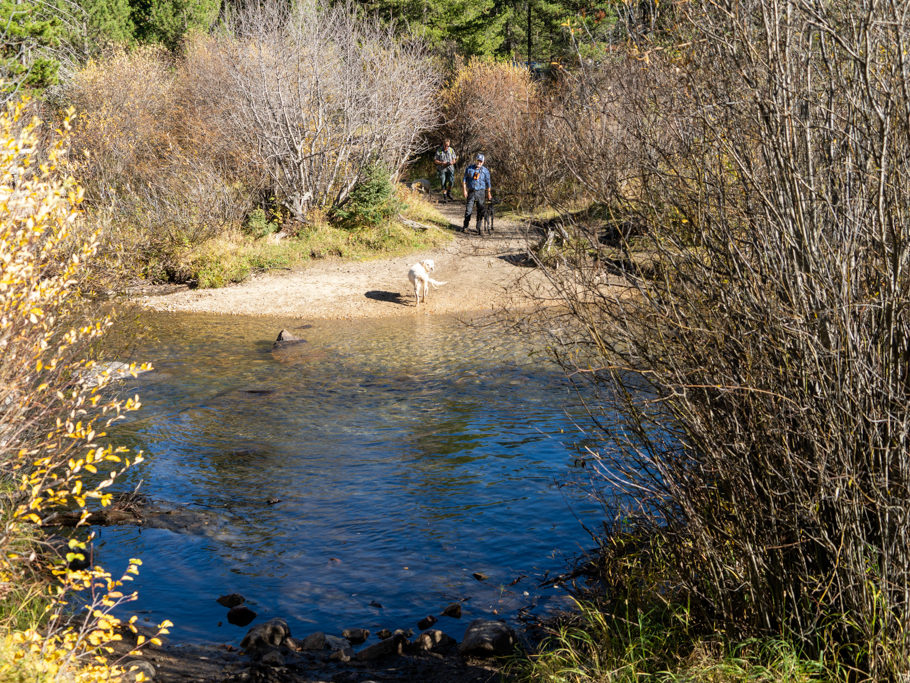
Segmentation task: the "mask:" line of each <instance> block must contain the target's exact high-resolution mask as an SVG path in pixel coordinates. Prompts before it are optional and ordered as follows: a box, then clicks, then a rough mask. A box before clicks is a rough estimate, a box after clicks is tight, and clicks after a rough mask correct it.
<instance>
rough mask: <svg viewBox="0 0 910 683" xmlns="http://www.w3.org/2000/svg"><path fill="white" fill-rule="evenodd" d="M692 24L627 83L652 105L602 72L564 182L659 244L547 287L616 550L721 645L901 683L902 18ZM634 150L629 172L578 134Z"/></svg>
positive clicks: (906, 139) (705, 8) (591, 265)
mask: <svg viewBox="0 0 910 683" xmlns="http://www.w3.org/2000/svg"><path fill="white" fill-rule="evenodd" d="M677 10H678V12H679V14H678V18H679V19H680V25H679V30H680V31H681V35H680V44H679V45H677V46H676V47H674V48H673V49H671V50H666V49H663V50H662V51H659V52H658V51H655V53H654V55H652V58H651V59H650V60H649V61H648V62H647V64H646V65H644V64H643V63H642V62H637V64H638V65H639V66H636V67H635V69H637V70H638V72H639V74H641V75H647V74H653V79H654V82H655V83H657V84H659V85H660V87H655V88H653V89H642V88H629V89H627V90H626V91H625V92H621V93H612V94H611V92H610V91H609V90H608V89H606V88H605V86H604V84H605V83H606V82H607V81H605V80H602V79H599V77H597V76H596V75H595V74H593V73H589V74H587V75H586V77H585V81H584V82H583V83H582V84H581V87H579V88H578V90H577V92H576V93H575V95H574V98H575V102H574V106H575V108H576V110H578V111H583V110H586V111H587V112H588V114H587V116H588V117H589V118H588V121H589V122H590V124H589V125H588V126H587V129H586V130H584V131H569V130H567V131H566V134H565V135H564V140H565V145H564V149H566V150H567V151H571V157H574V158H571V157H570V156H569V155H567V156H566V157H564V158H562V159H561V160H560V161H559V162H558V163H559V164H561V165H563V166H564V167H565V168H571V169H572V173H573V174H574V175H575V176H576V177H577V178H578V181H579V182H580V183H583V184H585V185H587V186H589V187H590V188H592V191H594V192H596V193H597V194H598V195H599V196H601V197H602V198H603V200H605V201H610V202H614V203H615V204H616V205H618V206H621V207H623V208H624V210H625V212H626V214H627V215H628V216H629V219H630V220H634V221H636V222H638V223H639V224H640V225H642V226H644V228H645V231H644V233H643V234H641V235H639V236H637V237H636V238H635V240H636V241H634V242H632V241H630V240H629V238H628V236H627V235H624V234H623V233H621V232H620V233H619V234H617V235H614V239H615V240H616V241H617V242H618V244H619V245H620V246H621V247H622V248H623V249H624V251H625V254H626V256H625V257H624V258H617V259H612V260H608V259H604V258H600V259H593V260H592V259H587V260H585V259H579V260H578V262H579V263H586V267H585V268H582V269H579V270H575V271H572V272H568V271H566V270H558V271H553V270H551V271H549V272H550V274H551V277H552V278H553V279H554V282H555V283H556V284H557V285H558V286H559V287H560V289H561V291H562V293H563V298H564V300H565V301H566V302H567V303H568V304H569V310H570V314H569V315H568V316H567V317H566V318H565V321H564V322H565V325H564V326H563V327H562V328H561V330H562V337H561V340H560V341H561V342H562V344H563V345H562V347H561V348H562V350H563V353H562V359H563V361H564V362H565V363H566V365H567V366H568V367H570V368H571V369H573V371H574V373H575V374H574V376H575V377H576V378H578V379H579V381H583V380H585V379H588V380H590V381H591V382H592V384H593V385H594V387H595V388H597V389H599V390H601V392H602V397H603V398H604V404H603V405H604V409H603V411H602V412H601V413H600V414H598V415H597V421H596V425H597V427H598V430H599V435H600V437H601V438H602V439H603V446H602V447H601V448H599V449H597V451H596V453H595V455H596V456H597V457H598V458H599V459H600V463H601V466H602V467H601V473H602V475H603V477H604V479H605V481H606V482H607V483H608V484H609V485H610V487H611V489H610V490H611V491H612V492H613V493H614V494H615V498H614V500H613V502H614V503H615V505H616V508H617V511H618V517H617V519H618V520H621V521H619V522H617V528H629V527H633V528H635V529H637V530H638V531H639V532H640V533H641V534H642V535H643V536H647V537H649V538H651V539H652V542H651V543H650V544H649V546H650V548H651V552H653V553H656V554H657V555H659V560H658V561H657V565H658V566H661V567H662V568H663V570H664V572H665V574H664V580H665V584H664V587H663V588H662V589H661V591H662V592H661V594H662V595H664V596H665V597H667V598H668V599H681V600H683V601H685V602H686V603H688V604H689V605H690V606H691V609H692V618H693V619H697V620H701V622H702V623H704V624H706V628H708V629H712V628H723V629H724V630H725V631H726V632H727V633H729V634H730V635H731V636H742V635H750V634H755V633H765V634H769V633H770V634H784V635H785V636H786V637H787V638H793V639H795V640H797V641H799V642H800V644H801V646H802V647H804V648H808V649H809V650H810V651H811V650H813V649H814V650H817V651H824V652H826V653H827V654H826V657H828V658H829V660H835V661H839V662H840V663H841V664H843V665H845V666H848V667H854V668H855V669H856V670H857V671H858V672H861V674H862V675H866V676H869V677H871V678H872V679H873V680H905V678H902V677H905V676H906V675H907V673H908V671H910V664H908V662H910V635H908V633H910V632H908V630H907V628H906V624H907V622H908V618H910V538H908V533H910V532H908V529H910V457H908V456H910V447H908V444H910V317H908V311H910V294H908V292H910V270H908V267H910V221H908V218H910V191H908V188H910V123H908V122H910V93H908V90H907V88H906V84H907V76H906V74H907V64H906V59H907V49H908V48H907V45H908V41H910V28H908V23H907V21H906V15H907V12H908V10H910V2H907V1H905V0H904V1H901V0H899V1H897V2H880V1H879V0H858V1H857V2H853V3H818V2H812V1H810V0H745V1H743V0H738V1H736V2H733V1H732V0H719V1H718V2H715V3H710V4H705V3H690V4H681V5H678V6H677ZM666 47H667V46H666V45H665V46H662V48H666ZM601 73H603V72H601ZM628 73H631V71H630V72H628ZM618 100H622V106H621V107H619V108H616V107H614V106H613V105H612V104H610V102H616V101H618ZM570 104H571V103H570ZM598 117H601V119H600V125H601V128H600V129H599V130H600V131H601V133H599V134H598V133H597V130H598V128H597V122H598ZM617 128H620V129H622V130H623V131H625V134H624V135H625V137H624V139H622V140H621V142H622V144H623V148H622V149H620V150H618V152H617V154H619V155H620V158H621V159H628V163H626V162H623V169H624V170H623V172H622V173H618V172H617V170H616V169H611V168H610V165H609V163H608V162H604V163H602V162H601V161H599V160H598V158H599V157H600V156H601V154H602V148H601V147H599V146H598V145H597V144H593V145H591V148H590V149H589V151H588V153H587V155H585V154H584V147H585V145H586V144H589V143H587V142H584V141H583V137H582V136H588V135H592V134H597V135H603V136H607V134H608V132H609V131H610V130H612V129H617ZM596 140H597V138H595V142H596ZM579 238H580V240H581V242H582V248H583V249H584V251H585V252H586V253H587V254H602V253H603V251H604V245H603V243H602V242H603V235H602V234H601V235H598V234H591V233H586V234H582V235H580V236H579ZM633 247H634V248H635V249H633ZM611 268H612V269H613V271H614V272H619V273H621V274H622V275H623V276H624V277H625V279H626V282H627V283H628V286H627V287H626V288H624V289H622V290H618V289H616V288H611V289H607V288H604V287H603V282H604V274H605V273H606V272H607V271H608V270H609V269H611ZM549 326H550V328H551V329H555V328H556V326H555V325H554V324H553V322H552V320H551V321H550V324H549Z"/></svg>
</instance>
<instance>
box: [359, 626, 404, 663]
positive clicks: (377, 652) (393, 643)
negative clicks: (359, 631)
mask: <svg viewBox="0 0 910 683" xmlns="http://www.w3.org/2000/svg"><path fill="white" fill-rule="evenodd" d="M407 642H408V639H407V638H406V637H405V635H404V633H403V632H400V631H396V632H395V633H393V634H392V635H391V637H389V638H386V639H385V640H380V641H379V642H378V643H373V644H372V645H370V646H368V647H365V648H364V649H362V650H361V651H360V652H358V653H357V659H358V660H360V661H372V660H374V659H379V658H381V657H388V656H389V655H400V654H401V653H402V652H403V651H404V646H405V644H406V643H407Z"/></svg>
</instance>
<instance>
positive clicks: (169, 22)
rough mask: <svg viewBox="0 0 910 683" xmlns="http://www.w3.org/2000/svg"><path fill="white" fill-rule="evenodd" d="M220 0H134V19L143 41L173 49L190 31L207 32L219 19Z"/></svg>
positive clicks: (138, 33)
mask: <svg viewBox="0 0 910 683" xmlns="http://www.w3.org/2000/svg"><path fill="white" fill-rule="evenodd" d="M220 9H221V1H220V0H136V1H135V4H133V21H134V22H135V24H136V35H137V37H138V38H139V39H140V40H142V41H144V42H152V43H162V44H164V45H166V46H167V47H169V48H171V49H174V48H176V47H177V46H178V45H179V44H180V41H181V40H182V39H183V36H184V35H186V34H187V32H189V31H207V30H208V29H209V28H210V27H211V25H212V24H213V23H214V22H215V20H216V19H217V18H218V13H219V11H220Z"/></svg>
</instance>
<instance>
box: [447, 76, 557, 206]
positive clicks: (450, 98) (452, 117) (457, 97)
mask: <svg viewBox="0 0 910 683" xmlns="http://www.w3.org/2000/svg"><path fill="white" fill-rule="evenodd" d="M538 90H539V89H538V86H537V84H536V83H535V82H534V81H533V79H532V78H531V74H530V73H529V72H528V70H527V69H525V68H522V67H519V66H516V65H513V64H508V63H504V62H494V61H490V60H484V59H479V58H474V59H472V60H471V61H470V62H468V63H467V64H466V65H464V66H462V67H461V68H460V69H458V71H457V72H456V74H455V76H454V78H453V79H452V82H451V83H450V84H449V85H448V86H447V87H446V88H444V90H443V91H442V94H441V103H442V108H443V113H444V116H445V125H444V127H443V129H442V134H444V135H446V136H448V137H449V138H451V140H452V144H453V146H454V147H455V149H456V150H457V151H458V154H459V156H460V157H461V159H462V160H463V161H464V162H465V163H470V162H471V160H472V159H473V157H474V155H475V154H476V153H478V152H484V153H485V154H486V157H487V159H486V164H487V166H488V168H490V169H491V173H493V174H494V177H493V186H494V189H495V190H496V191H497V193H498V194H508V195H509V198H510V202H511V203H513V204H519V205H520V204H523V203H528V202H531V203H533V202H534V201H535V194H534V193H533V192H532V187H531V185H530V183H529V180H530V179H531V178H536V173H532V172H531V171H533V170H534V169H536V168H537V166H538V165H539V164H541V163H543V159H544V158H545V145H546V142H547V140H548V139H549V138H548V137H547V136H545V135H542V134H541V133H542V131H541V128H542V126H545V125H546V121H547V120H546V119H545V118H544V117H542V116H541V111H542V103H541V102H540V101H539V97H540V93H539V91H538Z"/></svg>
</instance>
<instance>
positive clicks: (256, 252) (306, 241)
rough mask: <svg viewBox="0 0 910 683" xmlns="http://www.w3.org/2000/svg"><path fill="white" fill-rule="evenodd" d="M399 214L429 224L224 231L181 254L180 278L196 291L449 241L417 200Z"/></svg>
mask: <svg viewBox="0 0 910 683" xmlns="http://www.w3.org/2000/svg"><path fill="white" fill-rule="evenodd" d="M406 204H407V207H406V209H405V210H404V212H403V215H404V216H405V217H406V218H409V219H410V220H413V221H417V222H418V223H421V224H425V225H428V226H430V227H429V229H426V230H421V229H414V228H412V227H408V226H406V225H403V224H402V223H401V222H399V221H397V220H392V221H389V222H388V223H386V224H384V225H380V226H377V227H370V228H360V229H355V230H347V229H343V228H339V227H335V226H334V225H332V224H331V223H329V222H328V221H326V220H323V219H318V218H317V219H316V220H313V221H312V222H310V223H308V224H307V225H306V226H304V227H303V228H302V229H301V230H300V232H299V233H298V234H297V235H295V236H289V237H285V238H284V239H276V238H275V236H273V235H268V236H266V237H262V238H258V239H256V238H253V237H251V236H249V235H246V234H243V233H241V232H240V231H239V230H234V231H229V232H226V233H224V234H222V235H221V236H219V237H217V238H215V239H212V240H209V241H207V242H205V243H204V244H202V245H201V246H199V247H197V248H195V249H191V250H188V251H187V252H186V253H185V254H183V255H182V257H181V261H182V265H181V266H180V269H181V271H182V277H183V278H185V279H186V280H187V281H189V282H190V283H191V284H194V285H195V286H197V287H200V288H212V287H223V286H225V285H227V284H230V283H232V282H242V281H243V280H245V279H246V278H247V277H249V276H250V275H251V274H253V273H257V272H267V271H272V270H280V269H294V268H300V267H303V266H305V265H306V264H307V263H308V262H311V261H313V260H317V259H328V258H338V259H345V260H352V261H362V260H368V259H373V258H382V257H388V256H400V255H403V254H408V253H411V252H414V251H421V250H425V249H431V248H434V247H437V246H439V245H441V244H445V243H446V242H448V241H450V240H451V239H452V234H451V233H449V232H448V231H445V230H442V229H438V228H437V226H447V225H448V220H447V219H446V218H445V217H444V216H443V215H442V214H440V213H439V211H437V210H436V209H435V207H433V206H432V205H430V204H429V203H428V202H426V201H425V200H423V199H422V198H420V197H419V196H413V197H412V196H410V194H409V195H408V196H407V197H406Z"/></svg>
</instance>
